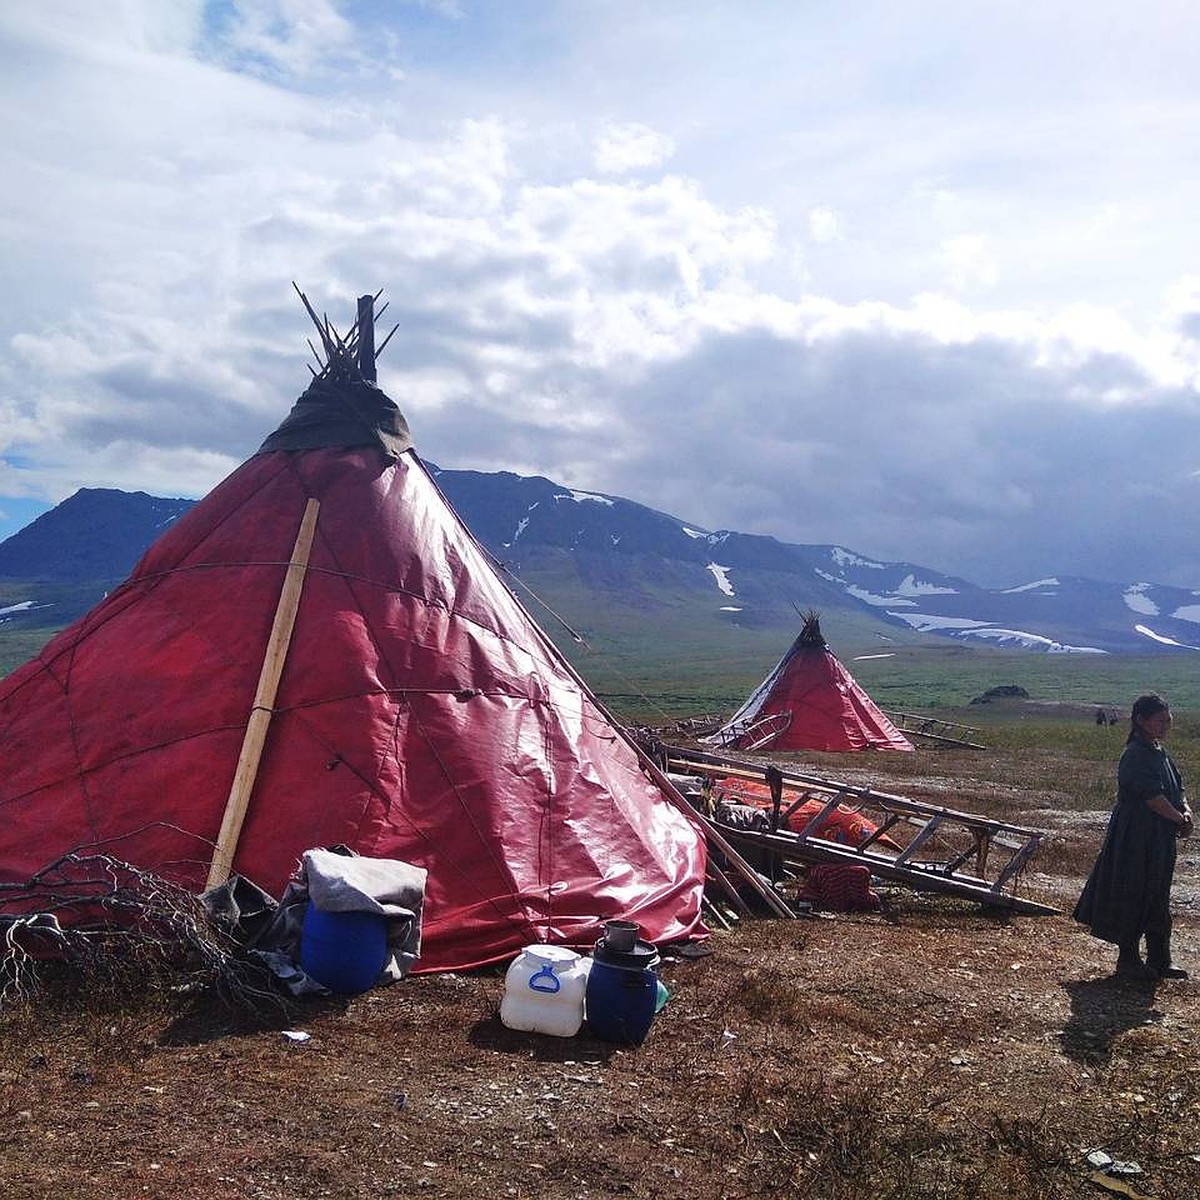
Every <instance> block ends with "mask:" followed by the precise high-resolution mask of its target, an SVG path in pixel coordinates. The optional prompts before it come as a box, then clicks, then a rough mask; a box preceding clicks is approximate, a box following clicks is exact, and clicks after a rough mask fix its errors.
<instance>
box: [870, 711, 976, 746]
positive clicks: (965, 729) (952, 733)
mask: <svg viewBox="0 0 1200 1200" xmlns="http://www.w3.org/2000/svg"><path fill="white" fill-rule="evenodd" d="M884 715H885V716H886V717H887V719H888V720H889V721H891V723H892V724H893V725H895V727H896V728H897V729H898V730H900V732H901V733H902V734H904V736H905V737H907V738H920V739H921V740H922V741H929V742H934V743H937V744H938V745H942V746H965V747H966V748H967V749H970V750H986V749H987V747H986V746H985V745H983V744H982V743H981V742H977V741H974V740H972V739H974V738H975V737H977V736H978V735H979V730H978V729H977V728H976V727H975V726H974V725H958V724H956V723H955V722H953V721H943V720H942V719H941V718H940V717H928V716H923V715H922V714H920V713H904V712H887V713H885V714H884Z"/></svg>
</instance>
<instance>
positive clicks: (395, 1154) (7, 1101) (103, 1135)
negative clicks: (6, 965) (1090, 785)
mask: <svg viewBox="0 0 1200 1200" xmlns="http://www.w3.org/2000/svg"><path fill="white" fill-rule="evenodd" d="M881 757H882V756H881ZM872 761H873V762H874V761H875V760H872ZM947 761H948V760H947V759H945V758H944V757H937V756H928V755H925V756H922V761H921V762H919V763H917V764H916V765H911V764H906V765H905V767H904V770H905V771H906V772H908V776H907V778H908V780H909V781H919V780H925V784H924V785H922V786H926V787H927V788H928V789H929V790H931V791H934V792H936V791H938V790H939V788H940V789H942V790H944V781H945V779H946V778H947V777H949V776H953V777H954V778H955V779H956V780H957V781H958V782H956V783H955V786H954V789H953V790H954V792H955V796H956V800H955V805H956V806H961V807H967V808H974V809H976V810H979V811H993V810H994V809H995V808H996V806H997V797H996V795H995V794H992V793H989V791H988V789H990V788H992V787H993V785H992V784H987V783H979V782H975V783H972V782H971V781H970V780H966V781H963V778H962V777H963V776H964V775H966V774H969V773H970V772H967V771H962V770H958V769H956V768H955V767H954V766H953V765H952V764H951V765H950V766H947ZM876 782H877V783H878V782H879V781H878V779H877V778H876ZM895 790H904V789H903V788H902V787H900V786H899V781H898V784H897V787H896V788H895ZM908 790H909V791H910V792H911V791H912V790H913V789H912V788H908ZM1022 797H1023V803H1025V805H1026V808H1027V809H1028V810H1029V811H1031V812H1032V811H1036V812H1037V813H1038V815H1039V816H1040V818H1041V821H1040V826H1041V827H1043V828H1049V829H1052V830H1053V832H1054V839H1053V843H1054V844H1053V846H1052V847H1051V850H1052V852H1050V853H1048V854H1047V855H1046V862H1045V863H1044V864H1042V863H1036V864H1035V869H1036V872H1037V873H1036V874H1034V875H1032V876H1031V877H1030V879H1029V880H1028V881H1027V885H1026V887H1027V890H1029V891H1030V892H1031V894H1034V895H1036V897H1037V898H1039V899H1046V900H1048V901H1049V902H1050V903H1055V904H1058V905H1060V906H1062V907H1064V908H1069V906H1070V904H1071V903H1072V902H1073V900H1074V896H1075V894H1076V893H1077V891H1078V888H1079V885H1080V882H1081V879H1082V874H1083V872H1084V871H1085V870H1086V865H1087V863H1088V862H1089V861H1090V858H1091V855H1092V854H1093V853H1094V850H1095V847H1096V845H1097V844H1098V838H1099V830H1098V828H1097V827H1096V822H1098V821H1100V820H1102V815H1101V814H1098V813H1097V814H1087V813H1084V814H1080V813H1069V814H1068V813H1059V814H1056V813H1055V811H1054V810H1053V808H1052V807H1050V804H1049V801H1050V800H1052V796H1049V797H1043V798H1041V799H1040V800H1039V797H1037V796H1031V795H1030V792H1029V789H1028V788H1027V787H1026V788H1023V789H1022ZM930 798H933V796H930ZM1000 800H1001V801H1003V797H1000ZM1043 804H1044V805H1045V807H1042V805H1043ZM1001 807H1003V804H1001ZM1093 818H1094V819H1093ZM1198 850H1200V847H1197V846H1191V845H1188V846H1186V847H1185V850H1184V852H1183V853H1182V855H1181V859H1180V866H1179V876H1178V884H1177V891H1176V895H1177V899H1178V903H1177V905H1176V911H1177V930H1176V939H1175V940H1176V952H1177V954H1176V956H1177V959H1178V960H1180V961H1183V962H1185V963H1191V964H1194V965H1197V966H1200V907H1198V905H1197V895H1198V894H1200V856H1198V853H1197V851H1198ZM888 895H889V910H890V911H889V913H888V915H886V916H884V915H875V914H871V915H855V916H850V915H829V916H816V917H811V918H804V919H798V920H796V921H780V920H771V921H768V920H762V921H753V922H742V923H741V924H739V925H738V926H737V927H736V928H734V929H733V930H731V931H722V932H720V933H716V934H714V936H713V938H712V940H711V945H712V949H713V953H712V954H711V955H710V956H709V957H706V958H702V959H699V960H695V961H688V960H685V959H682V958H679V957H676V956H672V955H669V954H668V956H667V957H666V959H665V961H664V964H663V966H662V969H661V974H662V978H663V979H664V981H665V982H666V984H667V986H668V988H669V990H670V991H671V993H672V998H671V1000H670V1002H669V1003H668V1004H667V1006H666V1007H665V1008H664V1009H663V1011H662V1012H661V1013H660V1014H659V1016H658V1017H657V1019H656V1020H655V1023H654V1025H653V1027H652V1028H651V1031H650V1034H649V1037H648V1038H647V1039H646V1041H645V1043H644V1044H643V1045H642V1046H641V1047H639V1048H627V1047H618V1046H613V1045H609V1044H606V1043H603V1042H599V1041H596V1040H594V1039H592V1038H590V1037H588V1036H580V1037H577V1038H572V1039H557V1038H551V1037H544V1036H540V1035H534V1034H520V1033H514V1032H512V1031H510V1030H508V1029H506V1028H505V1027H504V1026H503V1025H502V1024H501V1023H500V1020H499V1017H498V1009H499V1004H500V999H501V996H502V994H503V977H502V974H501V973H500V972H499V971H496V972H485V973H480V974H472V975H455V976H450V975H442V976H421V977H414V978H411V979H409V980H407V981H405V982H403V983H400V984H397V985H395V986H393V987H390V988H386V989H377V990H374V991H372V992H370V993H368V994H366V995H365V996H362V997H358V998H356V999H354V1000H351V1001H348V1002H337V1003H334V1002H329V1001H324V1002H315V1003H309V1004H307V1005H305V1006H303V1007H301V1008H299V1009H297V1010H296V1011H294V1012H293V1013H291V1014H289V1015H288V1016H287V1017H286V1018H284V1017H280V1018H279V1019H276V1020H270V1021H267V1022H265V1023H263V1024H262V1025H260V1027H257V1028H247V1027H245V1026H244V1025H242V1026H239V1025H238V1024H237V1023H236V1022H232V1021H231V1020H230V1018H228V1016H226V1015H223V1013H222V1010H220V1009H219V1008H218V1007H216V1006H215V1005H213V1004H212V1003H211V1002H210V1001H209V1000H207V999H206V998H205V997H203V996H172V995H171V994H170V993H169V992H157V991H153V992H151V993H150V994H148V995H146V996H144V997H141V998H139V999H137V1000H130V999H128V998H125V999H119V1000H118V999H115V998H114V997H111V996H104V995H95V996H91V997H89V998H88V999H87V1001H86V1002H85V1003H82V1004H79V1003H67V1002H64V1001H62V1000H60V1001H58V1002H51V1001H50V1000H44V1001H42V1002H40V1003H39V1004H37V1005H34V1006H31V1007H27V1008H18V1009H15V1010H14V1009H9V1010H6V1011H5V1012H3V1013H0V1194H2V1195H3V1196H4V1197H6V1198H8V1200H24V1198H35V1197H36V1198H42V1197H50V1198H60V1197H61V1198H62V1200H72V1198H75V1197H85V1196H86V1197H89V1198H94V1197H96V1196H97V1195H103V1196H111V1197H116V1198H125V1197H136V1196H151V1197H179V1198H184V1200H191V1198H197V1200H198V1198H200V1197H204V1198H205V1200H234V1198H241V1197H262V1198H266V1200H284V1198H296V1197H321V1196H328V1197H380V1196H409V1195H418V1196H428V1197H459V1196H472V1195H474V1196H481V1197H482V1196H487V1197H493V1196H495V1197H502V1198H507V1197H514V1198H517V1197H520V1198H525V1197H529V1198H532V1197H538V1198H543V1197H548V1196H553V1197H556V1198H563V1200H565V1198H568V1197H599V1196H632V1197H663V1198H675V1197H678V1198H681V1200H682V1198H685V1197H686V1198H688V1200H716V1198H718V1197H721V1198H724V1197H730V1198H732V1197H760V1196H793V1195H807V1196H814V1197H822V1198H825V1197H829V1198H834V1200H836V1198H842V1197H846V1198H849V1197H856V1198H858V1197H862V1198H866V1197H870V1198H873V1200H874V1198H878V1197H895V1198H916V1197H923V1198H924V1197H929V1198H932V1197H979V1198H992V1197H996V1198H999V1197H1015V1196H1020V1197H1025V1198H1036V1197H1048V1198H1049V1197H1078V1196H1088V1195H1096V1196H1103V1195H1105V1194H1110V1195H1112V1194H1125V1195H1142V1196H1152V1197H1155V1198H1157V1200H1193V1198H1194V1197H1196V1196H1200V1137H1198V1136H1197V1133H1196V1130H1197V1128H1198V1127H1200V1062H1198V1061H1197V1059H1196V1056H1195V1053H1194V1046H1195V1044H1196V1040H1197V1035H1198V1034H1200V984H1198V983H1196V982H1185V983H1171V984H1160V985H1158V986H1156V987H1146V988H1136V987H1130V986H1122V985H1118V984H1117V983H1116V982H1115V981H1113V980H1112V979H1111V978H1110V977H1109V972H1110V969H1111V959H1112V956H1111V952H1110V948H1109V947H1107V946H1104V945H1102V944H1100V943H1097V942H1094V941H1093V940H1092V939H1090V938H1089V937H1088V936H1087V935H1086V933H1084V932H1083V931H1082V930H1080V929H1079V928H1078V927H1076V926H1075V925H1074V924H1073V923H1072V922H1071V921H1070V920H1069V919H1068V918H1067V917H1065V916H1063V917H1045V918H1028V917H1019V918H1014V919H1012V920H1011V921H1006V920H1004V919H1001V918H998V917H995V916H989V915H987V914H985V913H983V912H981V911H980V910H979V909H978V908H977V907H975V906H974V905H971V904H967V903H961V902H956V901H945V900H933V899H922V898H920V897H916V896H913V895H912V894H910V893H903V892H900V891H892V892H889V894H888ZM285 1031H291V1032H295V1031H300V1032H303V1033H306V1034H308V1035H309V1037H308V1040H306V1041H294V1040H291V1039H290V1038H289V1037H288V1036H286V1035H285ZM1094 1151H1104V1152H1106V1153H1107V1154H1108V1155H1109V1156H1111V1157H1112V1158H1113V1159H1116V1160H1118V1161H1121V1162H1126V1163H1135V1164H1137V1167H1138V1168H1140V1173H1136V1174H1131V1175H1127V1176H1124V1177H1118V1176H1113V1175H1111V1174H1110V1175H1103V1174H1100V1175H1098V1174H1096V1167H1095V1166H1093V1165H1092V1164H1090V1163H1089V1162H1088V1161H1087V1157H1086V1156H1087V1155H1088V1154H1089V1153H1090V1152H1094ZM1120 1188H1125V1189H1127V1190H1126V1191H1124V1192H1120V1191H1115V1190H1114V1189H1120Z"/></svg>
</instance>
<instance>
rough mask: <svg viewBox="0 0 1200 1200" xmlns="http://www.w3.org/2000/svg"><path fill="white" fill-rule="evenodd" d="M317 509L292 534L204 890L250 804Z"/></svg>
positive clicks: (225, 874)
mask: <svg viewBox="0 0 1200 1200" xmlns="http://www.w3.org/2000/svg"><path fill="white" fill-rule="evenodd" d="M320 508H321V502H320V501H319V500H317V499H315V498H310V499H309V501H308V503H307V504H306V505H305V507H304V515H303V516H302V517H301V519H300V531H299V533H297V535H296V544H295V546H294V547H293V549H292V558H291V561H290V562H289V563H288V567H287V574H286V575H285V576H284V580H283V588H282V590H281V591H280V594H279V603H278V604H277V605H276V608H275V620H274V622H273V624H272V626H271V635H270V637H269V638H268V639H267V650H266V654H265V655H264V656H263V662H262V668H261V670H260V671H259V675H258V689H257V691H256V692H255V695H254V704H253V706H252V707H251V709H250V718H249V720H248V721H247V723H246V733H245V735H244V737H243V738H242V750H241V754H240V755H239V756H238V763H237V769H236V770H235V772H234V775H233V784H232V785H231V787H230V789H229V799H228V800H227V801H226V802H225V813H224V815H223V816H222V818H221V830H220V832H219V833H218V834H217V843H216V846H215V848H214V849H213V857H212V864H211V865H210V867H209V870H208V881H207V883H206V884H205V891H207V890H208V889H209V888H214V887H217V886H218V885H220V884H222V883H224V882H225V880H226V879H228V878H229V874H230V872H231V871H232V869H233V859H234V855H235V854H236V853H237V844H238V839H239V838H240V836H241V832H242V825H243V823H244V822H245V819H246V812H247V809H248V808H249V806H250V794H251V792H252V791H253V790H254V781H255V779H256V778H257V777H258V767H259V763H260V762H261V761H262V752H263V746H264V745H265V744H266V740H267V730H268V728H269V727H270V724H271V716H272V711H273V708H274V705H275V695H276V692H277V691H278V690H279V679H280V677H281V676H282V674H283V666H284V663H285V662H286V661H287V652H288V647H289V646H290V645H291V640H292V629H293V628H294V626H295V623H296V611H297V609H298V608H299V607H300V592H301V590H302V588H303V587H304V576H305V572H306V571H307V569H308V558H309V554H310V553H311V552H312V543H313V537H314V535H315V533H316V528H317V514H318V513H319V511H320Z"/></svg>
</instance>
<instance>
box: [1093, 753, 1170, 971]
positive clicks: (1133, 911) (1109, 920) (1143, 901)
mask: <svg viewBox="0 0 1200 1200" xmlns="http://www.w3.org/2000/svg"><path fill="white" fill-rule="evenodd" d="M1154 795H1162V796H1166V798H1167V799H1168V800H1169V801H1170V802H1171V804H1172V805H1173V806H1174V807H1175V808H1177V809H1179V811H1180V812H1183V810H1184V799H1183V780H1182V779H1181V778H1180V775H1179V771H1178V769H1177V768H1176V766H1175V764H1174V763H1173V762H1172V761H1171V759H1170V757H1169V756H1168V754H1167V752H1166V751H1165V750H1164V749H1163V748H1162V747H1161V746H1154V745H1151V744H1150V743H1149V742H1145V741H1143V740H1142V739H1141V738H1137V737H1135V738H1134V739H1133V740H1132V741H1131V742H1130V743H1129V744H1128V745H1127V746H1126V747H1125V752H1124V753H1123V754H1122V755H1121V761H1120V763H1119V764H1118V766H1117V803H1116V806H1115V807H1114V808H1113V811H1112V816H1111V817H1109V820H1108V832H1107V834H1106V835H1105V838H1104V846H1103V848H1102V849H1101V851H1100V857H1099V858H1097V859H1096V863H1095V865H1094V866H1093V867H1092V873H1091V874H1090V875H1089V876H1088V881H1087V883H1086V884H1085V885H1084V888H1083V894H1082V895H1081V896H1080V897H1079V903H1078V904H1076V905H1075V919H1076V920H1077V921H1082V922H1083V924H1085V925H1087V926H1088V927H1089V928H1090V929H1091V931H1092V933H1093V934H1094V935H1095V936H1096V937H1098V938H1102V939H1103V940H1104V941H1106V942H1115V943H1116V944H1117V945H1120V946H1136V945H1137V944H1138V942H1139V941H1140V939H1141V937H1142V935H1143V934H1146V935H1148V936H1149V937H1150V938H1153V939H1155V940H1156V941H1157V942H1158V943H1159V944H1161V945H1164V946H1165V945H1166V941H1167V939H1169V938H1170V934H1171V907H1170V899H1171V878H1172V876H1173V875H1174V873H1175V850H1176V834H1177V827H1176V826H1175V825H1174V824H1173V823H1172V822H1170V821H1168V820H1167V819H1166V818H1165V817H1160V816H1159V815H1158V814H1157V813H1156V812H1153V811H1151V809H1149V808H1148V807H1147V805H1146V801H1147V799H1149V797H1151V796H1154ZM1162 965H1166V964H1162Z"/></svg>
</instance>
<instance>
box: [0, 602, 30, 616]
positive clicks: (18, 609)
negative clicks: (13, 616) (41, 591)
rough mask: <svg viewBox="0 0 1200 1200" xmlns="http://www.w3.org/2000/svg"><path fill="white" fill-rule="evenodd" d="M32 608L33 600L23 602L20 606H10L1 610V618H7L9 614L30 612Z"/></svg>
mask: <svg viewBox="0 0 1200 1200" xmlns="http://www.w3.org/2000/svg"><path fill="white" fill-rule="evenodd" d="M32 607H33V601H32V600H22V601H21V603H20V604H10V605H8V606H7V607H5V608H0V617H5V616H7V615H8V614H9V613H17V612H28V611H29V610H30V609H31V608H32Z"/></svg>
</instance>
